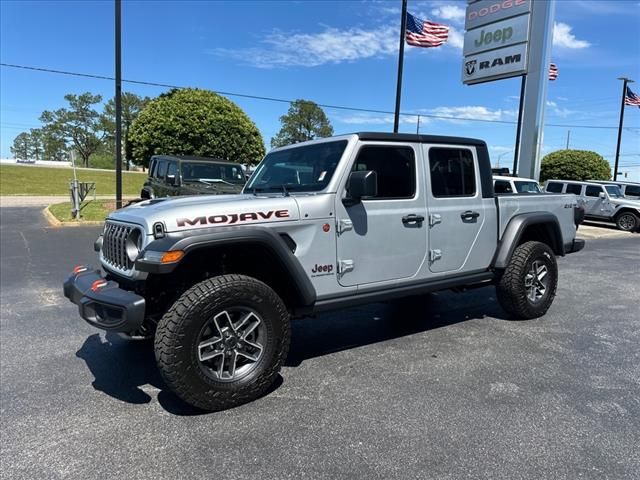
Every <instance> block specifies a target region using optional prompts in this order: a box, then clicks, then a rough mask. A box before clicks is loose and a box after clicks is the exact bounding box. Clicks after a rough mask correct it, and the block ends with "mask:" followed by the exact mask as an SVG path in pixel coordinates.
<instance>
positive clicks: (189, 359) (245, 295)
mask: <svg viewBox="0 0 640 480" xmlns="http://www.w3.org/2000/svg"><path fill="white" fill-rule="evenodd" d="M234 306H236V307H240V306H242V307H248V308H251V309H253V310H255V311H256V312H257V313H258V314H259V315H260V317H261V318H262V321H263V322H264V324H265V326H266V332H267V336H266V338H267V341H266V344H265V345H264V351H263V354H262V357H261V358H260V360H259V361H258V362H257V365H256V366H255V368H254V369H253V370H251V371H250V372H249V373H248V374H247V375H246V376H244V377H242V378H240V379H238V380H234V381H226V382H221V381H216V380H215V379H213V378H211V377H210V376H208V375H206V374H205V373H204V371H203V368H202V367H201V363H200V361H199V359H198V342H199V338H200V332H201V331H202V328H203V327H204V325H205V324H206V322H208V321H209V320H210V319H211V318H212V316H214V315H216V312H220V311H223V310H225V309H228V308H233V307H234ZM290 336H291V330H290V324H289V313H288V312H287V309H286V307H285V305H284V303H283V302H282V300H281V299H280V297H279V296H278V295H277V294H276V293H275V292H274V291H273V290H272V289H271V288H270V287H269V286H267V285H265V284H264V283H262V282H260V281H259V280H256V279H255V278H251V277H248V276H244V275H222V276H218V277H213V278H209V279H207V280H204V281H203V282H200V283H198V284H196V285H195V286H193V287H192V288H190V289H189V290H187V291H186V292H185V293H184V294H182V296H180V298H179V299H178V300H177V301H176V302H175V303H174V304H173V305H172V306H171V308H170V309H169V311H167V313H166V314H165V315H164V316H163V317H162V319H161V320H160V322H159V323H158V327H157V330H156V335H155V345H154V347H155V356H156V361H157V364H158V368H159V370H160V373H161V375H162V378H163V379H164V381H165V382H166V383H167V385H168V386H169V388H170V389H171V390H172V391H173V392H174V393H175V394H176V395H178V396H179V397H180V398H181V399H182V400H184V401H185V402H187V403H189V404H191V405H193V406H195V407H197V408H200V409H203V410H210V411H216V410H224V409H227V408H232V407H235V406H238V405H241V404H244V403H247V402H250V401H252V400H255V399H256V398H258V397H260V396H261V395H263V394H264V393H265V392H266V391H267V390H268V389H269V387H270V386H271V385H272V384H273V383H274V381H275V380H276V378H277V376H278V372H279V371H280V368H281V366H282V364H283V363H284V361H285V359H286V358H287V353H288V350H289V340H290Z"/></svg>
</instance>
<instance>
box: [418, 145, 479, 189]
mask: <svg viewBox="0 0 640 480" xmlns="http://www.w3.org/2000/svg"><path fill="white" fill-rule="evenodd" d="M429 172H430V175H431V193H432V194H433V196H434V197H436V198H437V197H472V196H473V195H475V193H476V172H475V167H474V165H473V154H472V153H471V150H468V149H466V148H431V149H429Z"/></svg>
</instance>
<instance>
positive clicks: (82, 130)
mask: <svg viewBox="0 0 640 480" xmlns="http://www.w3.org/2000/svg"><path fill="white" fill-rule="evenodd" d="M64 99H65V100H66V101H67V102H69V108H59V109H58V110H55V111H44V112H42V115H41V116H40V121H42V122H43V123H44V124H45V126H46V127H47V128H49V129H50V131H55V132H56V134H58V135H59V136H60V137H61V138H64V139H65V141H66V142H68V143H69V144H71V146H72V147H73V149H74V150H75V151H76V152H77V153H78V155H80V159H81V160H82V164H83V165H84V166H85V167H87V166H89V157H90V156H91V154H92V153H94V152H96V151H97V150H98V149H100V147H101V145H102V141H103V139H104V138H105V136H106V133H107V132H106V130H107V127H106V125H105V122H104V117H103V116H102V115H101V114H100V113H99V112H98V111H97V110H96V109H95V108H94V105H95V104H97V103H100V102H102V97H101V96H100V95H93V94H91V93H89V92H85V93H83V94H81V95H74V94H71V93H70V94H67V95H65V96H64Z"/></svg>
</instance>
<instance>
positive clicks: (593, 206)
mask: <svg viewBox="0 0 640 480" xmlns="http://www.w3.org/2000/svg"><path fill="white" fill-rule="evenodd" d="M601 193H604V187H601V186H600V185H587V188H586V189H585V191H584V195H585V196H584V198H585V207H584V213H585V215H588V216H590V217H604V218H608V217H610V216H611V214H612V212H613V208H612V207H611V204H610V203H609V197H607V196H606V194H605V198H600V194H601Z"/></svg>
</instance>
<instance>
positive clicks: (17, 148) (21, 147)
mask: <svg viewBox="0 0 640 480" xmlns="http://www.w3.org/2000/svg"><path fill="white" fill-rule="evenodd" d="M30 149H31V135H29V134H28V133H27V132H22V133H20V134H18V135H17V136H16V138H14V139H13V145H12V146H11V148H10V150H11V154H12V155H13V158H20V159H23V160H24V159H27V158H29V150H30Z"/></svg>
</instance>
